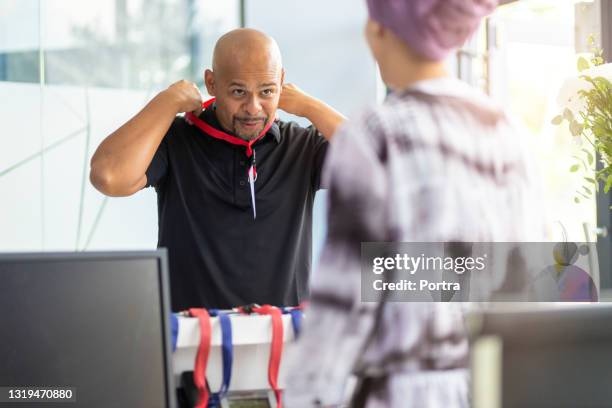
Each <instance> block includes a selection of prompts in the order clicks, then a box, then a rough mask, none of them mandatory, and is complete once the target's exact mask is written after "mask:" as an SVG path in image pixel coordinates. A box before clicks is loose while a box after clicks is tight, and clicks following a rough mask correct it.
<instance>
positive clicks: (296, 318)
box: [283, 307, 302, 338]
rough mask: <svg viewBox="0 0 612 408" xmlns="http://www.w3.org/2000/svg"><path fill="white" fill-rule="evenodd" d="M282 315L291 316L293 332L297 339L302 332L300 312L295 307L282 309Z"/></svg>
mask: <svg viewBox="0 0 612 408" xmlns="http://www.w3.org/2000/svg"><path fill="white" fill-rule="evenodd" d="M283 313H285V314H286V313H289V314H290V315H291V325H292V326H293V332H294V333H295V338H298V337H299V336H300V332H301V331H302V311H301V310H300V309H299V308H297V307H284V308H283Z"/></svg>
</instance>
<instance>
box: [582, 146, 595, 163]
mask: <svg viewBox="0 0 612 408" xmlns="http://www.w3.org/2000/svg"><path fill="white" fill-rule="evenodd" d="M582 151H583V152H584V153H586V156H587V161H588V162H589V164H590V165H593V162H595V157H594V156H593V153H591V152H589V151H588V150H587V149H582Z"/></svg>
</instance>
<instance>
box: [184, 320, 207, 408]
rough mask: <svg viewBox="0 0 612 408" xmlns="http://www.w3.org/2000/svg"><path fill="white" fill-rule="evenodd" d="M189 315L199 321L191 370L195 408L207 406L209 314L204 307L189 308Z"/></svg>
mask: <svg viewBox="0 0 612 408" xmlns="http://www.w3.org/2000/svg"><path fill="white" fill-rule="evenodd" d="M189 315H190V316H192V317H197V318H198V320H199V323H200V345H199V346H198V353H197V355H196V361H195V367H194V370H193V382H194V384H195V386H196V387H197V389H198V395H199V396H198V402H197V404H196V406H195V408H207V406H208V384H207V383H206V366H207V365H208V355H209V353H210V331H211V330H210V315H209V314H208V311H207V310H206V309H196V308H192V309H189Z"/></svg>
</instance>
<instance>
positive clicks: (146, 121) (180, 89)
mask: <svg viewBox="0 0 612 408" xmlns="http://www.w3.org/2000/svg"><path fill="white" fill-rule="evenodd" d="M201 109H202V96H201V95H200V91H199V90H198V88H197V86H196V85H195V84H193V83H191V82H188V81H179V82H176V83H174V84H172V85H170V86H169V87H168V89H166V90H164V91H162V92H160V93H159V94H157V95H156V96H155V97H154V98H153V99H152V100H151V101H150V102H149V103H148V104H147V105H146V106H145V107H144V108H143V109H142V110H141V111H140V112H138V113H137V114H136V116H134V117H133V118H132V119H130V120H129V121H127V122H126V123H125V124H124V125H123V126H121V127H120V128H119V129H117V130H116V131H114V132H113V133H111V134H110V135H109V136H108V137H107V138H106V139H104V140H103V141H102V143H101V144H100V146H98V149H97V150H96V152H95V153H94V155H93V157H92V158H91V171H90V174H89V179H90V180H91V184H93V186H94V187H95V188H96V189H98V190H99V191H100V192H101V193H103V194H106V195H108V196H113V197H121V196H129V195H132V194H134V193H136V192H137V191H139V190H140V189H142V188H143V187H144V186H145V185H146V183H147V176H146V174H145V173H146V171H147V168H148V167H149V165H150V164H151V160H153V156H154V155H155V152H156V151H157V148H158V147H159V144H160V143H161V141H162V139H163V137H164V135H165V134H166V132H167V131H168V129H169V128H170V125H171V124H172V121H173V120H174V117H175V116H176V115H177V114H179V113H182V112H192V111H193V112H194V113H196V114H199V113H200V112H201Z"/></svg>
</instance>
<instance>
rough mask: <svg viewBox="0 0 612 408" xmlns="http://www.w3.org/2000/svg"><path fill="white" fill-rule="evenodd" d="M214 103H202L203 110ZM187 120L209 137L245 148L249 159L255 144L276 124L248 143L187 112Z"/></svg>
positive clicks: (269, 124) (271, 122) (269, 125)
mask: <svg viewBox="0 0 612 408" xmlns="http://www.w3.org/2000/svg"><path fill="white" fill-rule="evenodd" d="M214 101H215V98H212V99H209V100H207V101H206V102H204V103H202V108H203V109H206V108H208V107H209V106H210V105H212V103H213V102H214ZM185 119H187V121H188V122H190V123H192V124H194V125H196V126H197V127H198V128H200V130H201V131H203V132H204V133H206V134H207V135H209V136H212V137H214V138H215V139H220V140H225V141H226V142H228V143H231V144H235V145H240V146H245V147H246V155H247V157H251V156H252V155H253V144H255V142H257V141H258V140H259V139H261V138H262V137H264V135H265V134H266V133H268V130H270V127H272V124H273V123H274V121H270V123H268V124H267V125H266V127H265V128H264V129H263V130H262V131H261V133H260V134H259V136H257V137H256V138H254V139H252V140H250V141H248V142H247V141H246V140H243V139H241V138H239V137H236V136H233V135H230V134H229V133H225V132H223V131H221V130H219V129H215V128H214V127H212V126H210V125H209V124H208V123H206V122H204V121H203V120H202V119H200V118H198V117H197V116H196V115H194V114H193V113H192V112H187V113H186V114H185Z"/></svg>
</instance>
